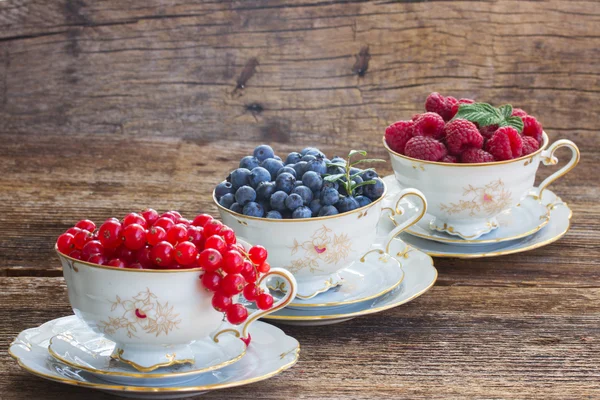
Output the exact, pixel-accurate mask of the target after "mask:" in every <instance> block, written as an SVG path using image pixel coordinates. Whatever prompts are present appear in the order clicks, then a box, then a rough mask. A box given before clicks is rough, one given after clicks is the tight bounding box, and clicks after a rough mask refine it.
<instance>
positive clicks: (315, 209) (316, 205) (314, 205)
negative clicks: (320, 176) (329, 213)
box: [308, 199, 322, 217]
mask: <svg viewBox="0 0 600 400" xmlns="http://www.w3.org/2000/svg"><path fill="white" fill-rule="evenodd" d="M321 207H322V206H321V200H319V199H314V200H313V201H311V202H310V204H309V205H308V208H310V211H311V212H312V216H313V217H316V216H317V215H318V214H319V211H320V210H321Z"/></svg>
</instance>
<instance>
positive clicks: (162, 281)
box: [57, 251, 296, 372]
mask: <svg viewBox="0 0 600 400" xmlns="http://www.w3.org/2000/svg"><path fill="white" fill-rule="evenodd" d="M57 253H58V256H59V257H60V261H61V263H62V266H63V274H64V277H65V280H66V282H67V289H68V293H69V302H70V303H71V307H73V311H74V312H75V314H76V315H77V316H79V317H80V318H81V319H82V320H83V321H85V323H86V324H87V325H88V326H89V327H90V328H92V329H93V330H94V331H95V332H97V333H100V334H103V335H104V336H106V337H107V338H108V339H110V340H112V341H114V342H115V343H116V346H115V350H114V352H113V354H112V357H113V358H114V359H117V360H120V361H122V362H125V363H128V364H130V365H132V366H133V367H135V368H136V369H138V370H140V371H144V372H148V371H152V370H154V369H156V368H159V367H165V366H170V365H174V364H182V363H187V362H194V357H193V351H192V349H191V348H190V346H189V345H190V344H191V343H192V342H193V341H195V340H199V339H204V338H206V337H211V338H213V340H214V341H215V342H218V337H219V335H221V334H223V333H226V332H230V333H233V334H235V335H236V336H239V337H243V338H246V337H247V335H248V327H249V326H250V324H252V322H254V321H256V320H257V319H258V318H260V317H262V316H264V315H267V314H270V313H272V312H274V311H277V310H278V309H281V308H283V307H285V306H286V305H287V304H288V303H289V302H290V301H292V300H293V298H294V296H295V293H296V281H295V279H294V277H293V276H292V274H290V273H289V272H288V271H285V270H282V269H278V268H273V269H271V271H270V272H269V273H268V274H266V275H264V276H263V277H262V278H261V280H260V283H261V285H262V287H263V288H264V287H266V280H267V279H269V278H271V277H274V276H276V277H277V278H278V279H283V280H284V281H285V282H286V283H287V284H288V285H290V286H289V287H291V288H292V290H291V292H290V293H288V295H286V296H285V297H284V298H282V299H281V300H279V301H277V302H276V303H275V304H274V305H273V308H271V309H270V310H266V311H263V310H257V311H255V312H253V313H251V314H250V315H249V316H248V319H247V320H246V322H244V323H243V324H241V325H237V326H235V325H231V324H229V323H227V322H223V313H221V312H218V311H216V310H215V309H214V308H213V307H212V304H211V300H212V292H209V291H208V290H206V289H205V288H204V287H203V286H202V284H201V280H200V279H199V278H200V276H201V275H202V273H203V272H202V270H201V269H199V268H195V269H186V270H153V269H143V270H140V269H127V268H114V267H109V266H102V265H97V264H91V263H88V262H83V261H79V260H76V259H74V258H71V257H68V256H65V255H64V254H62V253H60V252H58V251H57Z"/></svg>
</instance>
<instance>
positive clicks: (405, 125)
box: [385, 121, 414, 154]
mask: <svg viewBox="0 0 600 400" xmlns="http://www.w3.org/2000/svg"><path fill="white" fill-rule="evenodd" d="M413 125H414V123H413V122H412V121H398V122H394V123H393V124H392V125H390V126H388V127H387V128H386V129H385V142H386V143H387V144H388V146H390V149H392V150H393V151H395V152H397V153H400V154H404V146H406V142H408V141H409V140H410V139H411V138H412V136H413Z"/></svg>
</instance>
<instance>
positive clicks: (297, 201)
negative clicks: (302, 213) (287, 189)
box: [285, 193, 304, 211]
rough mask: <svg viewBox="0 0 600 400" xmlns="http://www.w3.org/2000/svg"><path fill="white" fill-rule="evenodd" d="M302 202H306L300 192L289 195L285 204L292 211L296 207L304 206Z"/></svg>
mask: <svg viewBox="0 0 600 400" xmlns="http://www.w3.org/2000/svg"><path fill="white" fill-rule="evenodd" d="M302 204H304V202H303V201H302V197H300V195H299V194H298V193H292V194H290V195H289V196H288V197H287V199H285V206H286V207H287V209H288V210H290V211H294V210H295V209H296V208H298V207H302Z"/></svg>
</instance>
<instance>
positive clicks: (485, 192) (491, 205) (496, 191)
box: [440, 179, 511, 216]
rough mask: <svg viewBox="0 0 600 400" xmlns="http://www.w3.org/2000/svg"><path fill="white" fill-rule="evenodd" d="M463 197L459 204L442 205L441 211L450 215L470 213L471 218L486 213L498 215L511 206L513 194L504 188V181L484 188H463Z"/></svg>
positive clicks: (491, 183)
mask: <svg viewBox="0 0 600 400" xmlns="http://www.w3.org/2000/svg"><path fill="white" fill-rule="evenodd" d="M463 197H465V200H462V199H461V200H459V202H458V203H449V204H445V203H442V204H440V210H442V211H445V212H447V213H448V214H458V213H461V212H465V211H468V212H469V216H474V215H475V214H476V213H478V212H481V211H484V212H486V213H488V215H491V216H493V215H496V214H498V213H500V212H502V211H503V210H505V209H506V208H507V207H510V204H511V192H510V191H508V190H506V189H505V188H504V182H502V179H498V180H495V181H492V182H490V183H488V184H486V185H484V186H479V187H475V186H473V185H467V186H466V187H463Z"/></svg>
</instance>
